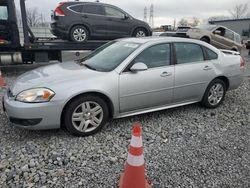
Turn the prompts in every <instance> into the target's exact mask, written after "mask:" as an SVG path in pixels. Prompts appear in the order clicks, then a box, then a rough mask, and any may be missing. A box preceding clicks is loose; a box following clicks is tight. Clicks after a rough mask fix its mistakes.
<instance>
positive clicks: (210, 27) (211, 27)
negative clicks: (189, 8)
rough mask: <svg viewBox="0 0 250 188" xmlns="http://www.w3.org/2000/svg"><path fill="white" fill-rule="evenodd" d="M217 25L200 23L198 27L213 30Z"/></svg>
mask: <svg viewBox="0 0 250 188" xmlns="http://www.w3.org/2000/svg"><path fill="white" fill-rule="evenodd" d="M216 27H217V26H216V25H199V26H197V27H196V28H198V29H204V30H209V31H212V30H214V29H215V28H216Z"/></svg>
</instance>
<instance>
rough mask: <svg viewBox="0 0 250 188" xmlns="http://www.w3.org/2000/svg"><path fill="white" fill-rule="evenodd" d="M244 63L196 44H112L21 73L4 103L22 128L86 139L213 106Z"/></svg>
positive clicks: (128, 41)
mask: <svg viewBox="0 0 250 188" xmlns="http://www.w3.org/2000/svg"><path fill="white" fill-rule="evenodd" d="M244 66H245V63H244V60H243V59H242V58H241V57H240V56H239V55H237V54H235V53H231V52H230V51H227V52H226V53H223V52H222V51H220V50H218V49H216V48H214V47H212V46H211V45H209V44H207V43H204V42H202V41H196V40H191V39H182V38H171V37H170V38H129V39H121V40H116V41H112V42H110V43H108V44H106V45H104V46H102V47H100V48H99V49H97V50H96V51H94V52H93V53H91V54H90V55H88V56H87V57H85V58H84V59H81V60H79V61H75V62H68V63H61V64H56V65H50V66H47V67H42V68H38V69H36V70H33V71H30V72H27V73H25V74H23V75H21V76H20V77H19V78H18V79H17V80H16V82H15V83H14V84H13V85H12V86H11V87H10V88H9V89H8V92H7V93H6V95H5V96H4V100H3V105H4V109H5V110H6V114H7V115H8V117H9V119H10V121H11V122H12V123H13V124H14V125H16V126H20V127H23V128H27V129H36V130H37V129H55V128H60V127H62V126H64V127H66V128H67V130H68V131H70V132H71V133H72V134H75V135H80V136H86V135H90V134H94V133H96V132H97V131H99V130H100V129H101V128H102V126H103V125H104V124H105V123H106V122H107V121H108V120H109V119H111V118H121V117H126V116H131V115H137V114H142V113H147V112H153V111H157V110H164V109H168V108H173V107H177V106H182V105H187V104H191V103H197V102H201V103H202V104H203V105H204V106H205V107H208V108H215V107H218V106H219V105H220V104H221V103H222V101H223V99H224V96H225V94H226V91H227V90H230V89H236V88H237V87H238V86H239V85H240V83H241V82H242V80H243V71H244Z"/></svg>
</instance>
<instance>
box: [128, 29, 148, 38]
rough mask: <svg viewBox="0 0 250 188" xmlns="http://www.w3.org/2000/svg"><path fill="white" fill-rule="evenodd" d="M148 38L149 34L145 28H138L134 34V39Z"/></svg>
mask: <svg viewBox="0 0 250 188" xmlns="http://www.w3.org/2000/svg"><path fill="white" fill-rule="evenodd" d="M146 36H148V33H147V31H146V29H144V28H137V29H135V31H134V32H133V34H132V37H137V38H139V37H146Z"/></svg>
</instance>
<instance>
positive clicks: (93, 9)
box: [83, 5, 103, 15]
mask: <svg viewBox="0 0 250 188" xmlns="http://www.w3.org/2000/svg"><path fill="white" fill-rule="evenodd" d="M83 13H87V14H98V15H103V9H102V6H101V5H84V6H83Z"/></svg>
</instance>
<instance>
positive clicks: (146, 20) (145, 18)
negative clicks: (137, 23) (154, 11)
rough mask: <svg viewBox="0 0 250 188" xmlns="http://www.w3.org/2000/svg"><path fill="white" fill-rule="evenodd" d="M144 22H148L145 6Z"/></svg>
mask: <svg viewBox="0 0 250 188" xmlns="http://www.w3.org/2000/svg"><path fill="white" fill-rule="evenodd" d="M143 20H144V22H148V9H147V7H145V8H144V19H143Z"/></svg>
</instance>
